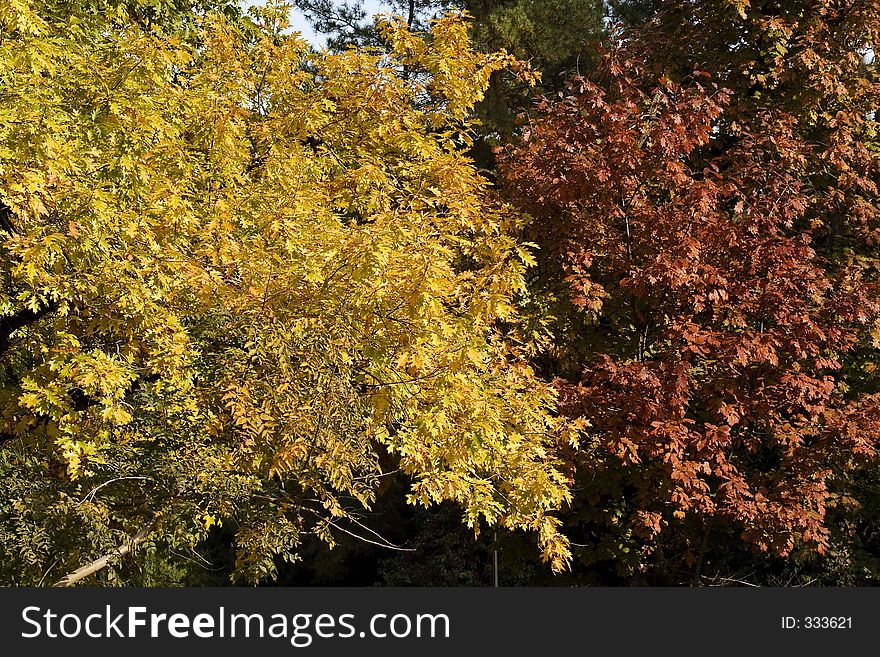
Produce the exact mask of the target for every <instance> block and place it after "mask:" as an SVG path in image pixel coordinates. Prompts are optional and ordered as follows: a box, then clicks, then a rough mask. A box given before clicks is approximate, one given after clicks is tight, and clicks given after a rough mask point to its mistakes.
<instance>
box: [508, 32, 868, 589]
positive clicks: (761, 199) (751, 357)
mask: <svg viewBox="0 0 880 657" xmlns="http://www.w3.org/2000/svg"><path fill="white" fill-rule="evenodd" d="M653 70H654V71H656V69H653ZM735 103H739V99H737V98H736V94H734V93H732V92H731V91H729V90H727V89H725V88H719V86H716V84H714V83H713V81H712V78H711V77H710V76H709V74H708V73H705V72H703V71H701V70H695V71H693V72H692V73H691V74H689V75H687V76H678V79H677V80H675V81H673V80H672V79H669V78H667V77H664V76H663V75H661V74H657V73H656V72H651V71H649V70H646V69H645V68H644V67H643V66H642V64H640V63H638V60H637V59H636V58H634V57H631V56H628V55H627V49H626V48H624V47H618V48H614V49H612V50H611V51H609V52H608V53H606V55H605V58H604V60H603V63H602V65H601V67H600V68H599V70H598V71H596V73H595V74H594V75H592V76H590V78H589V79H583V78H579V79H576V80H575V81H574V83H573V85H572V88H571V93H570V94H569V95H568V96H566V97H563V98H559V99H554V100H546V99H545V100H543V101H542V102H541V103H540V104H539V106H538V108H537V116H536V118H535V119H534V120H533V122H532V123H531V124H530V125H529V127H528V130H527V132H526V133H525V135H524V137H523V139H522V141H521V143H520V144H519V145H517V146H516V147H515V148H511V149H508V150H507V151H506V152H505V153H503V154H501V158H502V165H501V168H502V181H503V183H502V184H503V186H504V188H505V190H506V193H507V194H508V195H509V196H510V197H511V198H513V199H515V200H516V201H517V202H518V203H519V204H521V206H523V207H524V208H525V209H526V210H527V211H528V212H529V213H530V214H532V215H533V216H534V217H535V221H534V224H533V227H532V230H533V235H532V239H534V241H536V242H538V243H539V245H540V246H541V253H542V255H541V257H542V259H543V262H542V263H541V264H542V267H541V271H542V274H543V281H541V282H540V283H539V287H543V289H544V290H552V289H553V288H554V278H555V279H556V281H557V282H558V281H560V280H563V279H564V281H565V283H566V286H565V289H564V295H563V296H565V297H566V299H565V300H564V301H565V303H562V304H561V305H558V306H557V311H558V313H559V315H560V320H559V323H558V328H559V336H558V338H559V340H558V347H557V352H556V358H555V360H554V361H553V362H550V363H546V364H545V365H546V367H547V368H548V369H549V370H550V373H553V374H556V375H558V376H559V378H558V379H557V384H558V388H559V391H560V396H561V400H562V410H563V412H564V413H566V414H569V415H571V416H581V417H584V418H586V419H587V420H588V421H589V423H590V425H591V429H590V430H589V431H590V436H591V438H592V443H591V444H589V445H587V446H585V449H584V451H583V452H582V453H581V454H580V455H578V456H577V457H575V458H576V459H577V462H576V465H577V467H578V470H579V473H580V476H579V480H580V481H581V497H580V501H579V505H580V506H579V508H575V509H574V510H573V513H572V517H571V519H570V530H571V531H572V532H573V533H574V534H575V540H584V539H586V540H585V542H586V543H588V544H590V545H591V546H592V549H593V555H592V558H593V559H600V558H602V557H603V555H604V556H612V557H615V558H619V557H620V553H619V552H620V551H622V552H628V551H630V549H631V548H630V547H627V546H631V545H632V544H635V545H636V546H639V547H640V548H641V551H640V552H639V551H638V550H636V552H638V554H637V555H635V557H634V559H633V560H634V562H636V563H639V564H644V557H645V555H646V554H647V553H650V552H651V551H652V550H654V549H655V548H656V547H657V546H661V545H668V544H675V546H676V549H680V551H681V552H680V553H679V556H683V559H681V561H682V562H683V563H685V564H687V565H689V566H691V567H693V568H691V572H692V573H693V572H694V571H696V573H697V574H698V573H699V563H700V561H701V554H702V552H703V551H704V550H705V548H706V541H707V539H708V538H709V536H710V532H711V531H715V532H735V534H736V535H738V536H740V537H741V538H742V539H743V540H744V541H745V542H746V543H747V544H748V545H751V546H753V547H755V548H758V549H760V550H767V551H770V552H772V553H775V554H777V555H786V554H788V553H790V552H791V551H792V549H793V548H794V547H795V546H796V545H798V544H803V545H805V546H809V547H811V548H814V549H818V550H819V551H821V550H823V549H824V548H825V547H826V545H827V541H828V528H827V527H826V524H825V518H826V510H827V508H828V507H829V505H830V504H835V503H839V501H840V500H839V499H838V497H837V496H836V492H835V491H836V486H837V482H839V481H840V480H841V479H842V478H844V477H845V476H846V475H847V474H848V473H849V472H851V471H852V470H853V469H854V468H858V467H861V466H863V465H865V464H866V463H868V462H869V461H870V459H871V458H872V457H873V456H874V455H875V451H876V443H877V437H878V436H880V406H878V399H877V397H876V396H875V395H871V394H853V393H852V391H851V390H850V389H849V388H848V386H847V385H846V384H845V382H844V380H843V376H842V368H843V359H845V358H846V357H847V355H848V354H850V353H851V352H852V351H853V350H854V349H856V348H857V347H859V345H864V344H865V341H866V340H868V339H869V338H868V337H867V336H868V334H869V332H870V330H871V329H872V328H873V327H874V325H875V323H876V321H877V318H878V312H880V297H878V292H880V289H878V285H877V283H876V282H875V280H874V271H875V270H874V268H873V264H872V263H870V262H866V260H865V258H864V257H861V256H857V255H856V254H855V253H849V254H847V253H840V252H835V254H834V256H833V257H831V256H830V255H829V253H828V252H826V251H825V250H823V249H820V248H819V242H820V241H821V240H822V239H824V238H823V236H824V235H825V232H826V227H827V221H826V219H827V212H828V208H829V195H828V194H827V193H826V191H825V190H823V192H822V193H818V192H817V190H816V189H815V187H814V186H813V185H811V184H810V181H811V179H812V178H811V177H812V176H813V175H814V169H815V167H816V166H817V155H818V152H819V150H822V152H823V153H824V155H823V157H828V156H827V150H828V149H827V147H825V148H823V147H822V146H821V145H819V144H816V143H813V142H811V141H810V140H809V139H806V138H804V136H803V135H802V134H801V132H800V124H799V120H798V117H796V116H795V115H793V114H792V113H790V112H787V111H786V110H785V109H784V108H778V107H753V108H752V110H753V111H751V112H750V114H749V119H748V122H739V123H737V122H736V121H735V119H734V118H731V117H737V116H741V115H742V114H743V112H742V109H741V107H740V108H739V109H738V110H737V111H736V112H733V111H732V110H731V106H732V105H733V104H735ZM849 148H850V151H852V152H853V153H855V155H854V156H852V157H849V155H847V157H840V158H838V160H837V161H855V160H857V159H858V157H863V156H864V153H863V151H864V146H863V145H857V144H850V147H849ZM847 153H848V154H851V153H849V151H848V152H847ZM856 156H858V157H856ZM871 161H872V160H871V158H870V157H869V158H868V165H870V163H871ZM866 175H867V174H866ZM557 289H558V286H557ZM566 304H567V307H568V309H569V310H567V309H566ZM573 309H576V311H575V310H573ZM597 523H598V524H599V525H601V526H603V527H604V529H602V530H600V531H598V532H597V534H596V536H592V535H591V534H590V532H591V531H594V530H595V526H596V524H597ZM591 527H593V529H591ZM579 529H580V530H582V531H583V533H584V534H583V536H581V535H580V534H577V532H578V531H579ZM609 529H613V531H611V532H610V533H608V530H609ZM591 538H592V543H590V540H591ZM676 538H678V539H681V540H676ZM627 541H628V542H627ZM615 550H617V551H618V553H617V554H615Z"/></svg>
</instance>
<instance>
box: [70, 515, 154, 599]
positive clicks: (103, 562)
mask: <svg viewBox="0 0 880 657" xmlns="http://www.w3.org/2000/svg"><path fill="white" fill-rule="evenodd" d="M151 531H153V523H150V524H148V525H146V526H144V527H142V528H141V529H140V530H139V531H138V533H137V534H135V535H134V536H132V537H131V539H130V540H129V541H128V542H127V543H125V544H124V545H120V546H119V547H118V548H117V549H116V551H115V552H111V553H110V554H105V555H104V556H103V557H100V558H99V559H95V560H94V561H93V562H92V563H90V564H86V565H85V566H83V567H82V568H77V569H76V570H74V571H73V572H72V573H69V574H67V575H65V576H64V577H62V578H61V579H59V580H58V581H57V582H55V583H54V584H53V585H52V586H53V587H56V586H59V587H64V586H73V585H74V584H76V583H77V582H78V581H80V580H81V579H84V578H86V577H88V576H89V575H93V574H94V573H96V572H98V571H99V570H101V569H102V568H105V567H106V566H107V565H109V564H110V562H111V561H113V560H114V559H116V558H117V557H119V558H121V557H124V556H125V555H126V554H128V553H129V552H131V551H132V550H133V549H134V548H135V547H137V545H138V543H141V542H142V541H143V540H144V539H145V538H146V537H147V536H149V535H150V532H151Z"/></svg>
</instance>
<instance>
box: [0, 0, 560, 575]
mask: <svg viewBox="0 0 880 657" xmlns="http://www.w3.org/2000/svg"><path fill="white" fill-rule="evenodd" d="M0 16H2V20H3V36H2V37H0V87H2V89H3V95H2V97H0V100H2V105H0V176H2V197H0V198H2V203H3V232H2V242H0V250H2V253H3V258H2V263H0V267H2V269H0V272H2V277H3V288H2V296H0V312H2V315H3V319H2V324H0V328H2V330H0V359H2V367H3V370H2V372H3V374H2V386H0V422H2V424H0V430H2V432H3V446H2V470H3V474H2V481H3V484H2V485H3V489H4V490H3V495H2V502H0V505H2V506H0V517H2V522H0V527H2V532H3V539H2V541H0V546H2V547H0V550H2V559H3V562H4V569H3V573H4V578H5V580H6V581H10V582H16V583H29V582H36V581H41V580H44V579H45V578H46V573H47V572H48V570H49V569H50V568H52V567H54V572H56V573H59V571H61V573H59V574H62V573H63V572H66V571H69V570H71V569H72V568H73V567H75V566H77V565H80V564H82V563H85V562H87V561H88V560H90V559H91V558H94V557H96V556H99V555H100V554H101V553H102V552H106V551H107V550H108V549H110V548H112V547H113V546H114V545H115V544H119V543H122V542H123V541H124V538H125V537H126V536H128V535H134V534H135V533H136V532H138V530H139V529H140V528H143V527H147V528H149V530H151V532H150V541H151V542H152V543H154V544H156V545H157V546H159V547H161V546H163V545H164V546H166V547H167V548H168V549H172V548H173V549H175V550H178V551H179V550H181V549H192V548H193V547H194V546H195V545H197V544H198V543H199V542H200V541H201V540H202V539H203V538H204V537H205V536H206V534H207V532H208V531H209V530H210V529H211V527H212V526H215V525H223V526H231V527H233V528H234V530H235V531H234V540H235V545H236V570H235V573H236V575H238V576H242V577H246V578H247V579H250V580H258V579H260V578H262V577H265V576H269V575H272V574H273V573H274V571H275V560H274V557H275V556H276V555H281V556H284V557H286V558H291V557H293V556H294V555H295V554H296V552H295V549H296V546H297V544H298V543H299V542H300V541H301V537H302V535H303V534H304V533H313V534H316V535H318V536H320V537H321V538H323V539H324V540H326V541H327V542H329V543H332V542H333V540H334V536H335V535H337V534H339V533H354V534H357V535H363V534H365V535H366V536H367V537H370V535H369V531H370V530H369V528H368V527H363V526H362V523H361V522H360V521H359V520H358V518H359V517H360V516H359V512H362V511H363V510H364V509H365V508H368V507H369V506H370V505H371V503H372V502H373V500H374V497H375V491H376V488H377V486H378V483H379V481H380V478H381V477H382V476H383V475H384V474H385V473H386V472H388V471H391V470H394V471H396V470H399V471H401V472H402V473H404V474H406V475H407V476H409V477H410V478H411V482H412V485H411V487H410V490H409V491H408V493H406V494H407V495H408V496H409V499H410V501H411V502H413V503H419V504H424V505H431V504H435V503H438V502H440V501H442V500H453V501H455V502H457V503H458V504H459V506H460V508H461V509H462V511H463V513H464V518H465V520H466V522H467V523H468V524H469V525H470V526H472V527H474V529H476V530H478V529H479V528H480V524H481V523H489V524H496V523H498V524H501V525H502V526H504V527H508V528H523V529H527V530H531V531H535V533H536V535H537V536H538V540H539V542H540V544H541V545H542V549H543V551H544V554H545V557H546V559H547V560H548V561H550V563H551V565H552V566H553V567H554V568H556V569H559V568H561V567H562V566H563V565H564V564H565V562H566V559H567V556H568V549H567V544H566V541H565V539H564V538H563V537H562V536H561V535H559V534H558V533H557V531H556V521H555V520H554V519H553V517H552V515H550V512H551V511H553V510H554V509H558V508H559V506H560V505H561V504H562V503H563V502H564V501H565V500H566V499H568V497H569V493H568V490H567V487H566V475H564V473H563V472H562V471H561V470H560V469H559V467H558V462H559V459H558V456H557V452H558V449H559V447H560V445H563V444H566V443H567V442H569V441H570V440H571V438H570V437H569V429H566V428H565V426H563V424H562V423H561V422H559V421H558V420H556V419H555V418H554V417H553V415H552V414H551V410H552V408H553V406H554V399H555V393H554V391H553V389H552V387H550V386H549V385H548V384H546V383H542V382H541V381H539V380H538V379H537V378H536V377H535V376H534V374H533V371H532V369H531V367H530V366H529V365H528V364H527V362H526V358H527V357H528V356H529V355H530V354H532V353H533V352H534V351H535V350H536V349H537V348H538V346H539V343H540V341H541V339H542V336H541V333H540V330H539V329H540V327H537V328H536V327H534V326H527V325H524V324H523V323H522V322H521V321H520V320H519V318H518V316H517V314H516V310H515V303H516V299H517V298H519V297H522V296H523V295H524V294H525V293H526V291H525V287H524V278H523V274H524V270H525V267H526V264H527V263H528V262H530V259H531V255H530V254H529V251H528V249H527V247H525V246H523V245H520V244H518V243H517V241H516V239H515V238H514V237H513V234H514V231H515V230H516V229H517V226H518V225H519V223H520V222H521V218H520V216H519V215H518V214H517V213H515V212H513V211H512V210H511V209H510V208H508V207H506V206H505V205H504V204H503V203H501V202H500V201H499V200H498V199H497V198H495V197H494V196H493V194H492V193H491V191H490V190H489V189H488V188H487V183H486V182H485V181H484V180H483V179H482V178H481V177H480V176H479V175H477V172H476V170H475V169H474V167H473V165H472V164H471V163H470V162H469V161H468V159H467V158H466V157H465V156H464V155H463V154H462V149H463V147H466V146H467V144H468V143H469V137H468V125H467V115H468V112H469V110H470V108H471V107H472V105H473V104H474V103H475V102H476V101H477V100H479V98H480V96H481V94H482V93H483V90H484V89H485V88H486V84H487V81H488V78H489V76H490V74H491V72H492V71H494V70H498V69H499V68H501V67H504V66H515V67H516V66H519V64H518V63H517V62H516V61H515V60H513V59H512V58H510V57H508V56H506V55H501V54H498V55H481V54H478V53H474V52H473V51H472V50H470V49H469V47H468V42H467V37H466V27H465V26H464V25H463V24H462V23H461V22H460V21H459V20H457V19H454V18H449V19H443V20H440V21H438V22H436V23H435V24H434V25H433V27H432V31H431V34H430V42H428V41H426V40H424V39H422V38H420V37H417V36H414V35H413V34H411V33H410V32H409V31H407V29H406V26H405V25H402V24H400V23H394V22H390V23H386V24H385V25H384V26H383V28H382V29H383V35H384V37H385V38H386V39H387V41H388V43H389V44H390V45H389V50H388V53H373V52H369V51H348V52H345V53H341V54H337V55H327V56H323V55H319V54H315V53H314V52H312V51H311V50H310V49H309V48H308V46H307V45H306V44H305V43H304V42H302V41H300V40H299V39H297V38H294V37H292V36H289V35H287V30H286V27H287V24H286V19H285V11H284V8H283V7H274V8H269V9H266V10H263V11H259V12H257V14H256V24H255V26H253V29H251V30H245V29H239V28H238V27H237V26H236V25H235V24H231V23H229V22H228V21H227V20H226V19H224V18H223V17H222V16H221V15H219V14H216V13H212V14H208V15H206V16H205V18H204V19H203V20H201V21H200V25H201V27H200V28H199V29H200V32H199V33H198V35H197V38H196V39H195V40H194V41H193V42H192V45H189V43H188V42H183V41H181V40H178V39H175V38H174V37H173V36H167V35H163V34H160V33H158V32H150V31H145V30H144V29H143V28H141V27H139V26H138V25H135V24H132V23H130V22H128V21H127V20H126V18H125V15H124V13H120V14H119V15H118V17H117V20H115V22H106V23H97V22H96V21H98V20H99V19H97V18H95V17H93V16H80V15H78V14H76V13H69V14H68V15H67V16H64V17H63V18H57V17H56V16H54V15H53V14H52V13H51V12H49V11H44V8H43V7H42V6H41V5H39V4H35V3H32V4H23V3H15V4H14V5H11V6H10V5H6V6H5V7H4V11H3V12H2V13H0ZM412 71H419V73H420V74H419V75H417V76H415V75H410V74H409V73H410V72H412ZM571 436H574V434H571ZM372 538H373V539H376V537H372ZM376 540H377V541H378V542H380V543H381V542H382V539H381V538H379V539H376Z"/></svg>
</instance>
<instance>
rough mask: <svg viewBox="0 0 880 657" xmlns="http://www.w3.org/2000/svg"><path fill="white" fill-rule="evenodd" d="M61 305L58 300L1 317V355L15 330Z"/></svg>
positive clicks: (7, 346) (7, 347) (39, 318)
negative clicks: (34, 308) (35, 308)
mask: <svg viewBox="0 0 880 657" xmlns="http://www.w3.org/2000/svg"><path fill="white" fill-rule="evenodd" d="M59 305H60V304H59V303H58V302H57V301H54V302H52V303H50V304H48V305H46V306H43V307H42V308H40V309H38V310H31V309H30V308H25V309H23V310H19V311H18V312H17V313H15V314H14V315H9V316H8V317H3V318H2V319H0V356H2V355H3V354H5V353H6V351H7V350H8V349H9V344H10V342H9V339H10V337H11V336H12V334H13V333H14V332H15V331H17V330H18V329H20V328H24V327H25V326H28V325H30V324H33V323H34V322H37V321H39V320H41V319H42V318H43V317H45V316H46V315H48V314H50V313H52V312H54V311H55V310H57V309H58V306H59Z"/></svg>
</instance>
